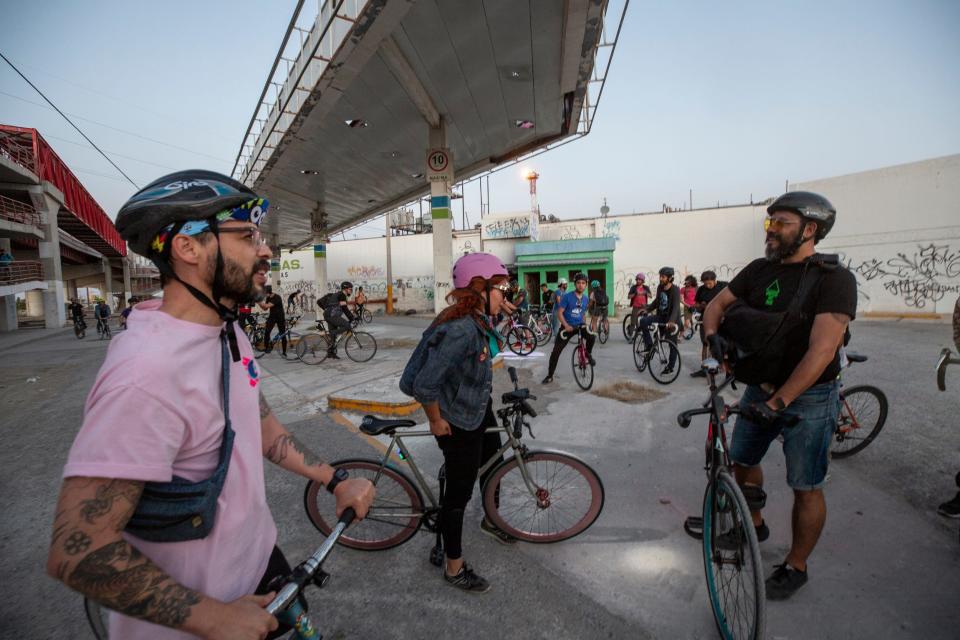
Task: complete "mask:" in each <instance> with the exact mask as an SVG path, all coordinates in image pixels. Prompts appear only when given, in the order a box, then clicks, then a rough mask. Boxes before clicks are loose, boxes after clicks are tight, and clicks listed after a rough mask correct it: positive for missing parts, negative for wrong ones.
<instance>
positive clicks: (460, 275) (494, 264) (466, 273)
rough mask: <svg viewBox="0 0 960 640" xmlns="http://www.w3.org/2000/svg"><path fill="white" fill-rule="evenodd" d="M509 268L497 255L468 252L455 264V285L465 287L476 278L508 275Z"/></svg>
mask: <svg viewBox="0 0 960 640" xmlns="http://www.w3.org/2000/svg"><path fill="white" fill-rule="evenodd" d="M506 275H507V268H506V267H505V266H503V263H502V262H501V261H500V258H498V257H497V256H495V255H492V254H489V253H468V254H467V255H465V256H463V257H462V258H460V259H459V260H457V262H456V264H454V265H453V286H454V287H455V288H457V289H463V288H464V287H466V286H467V285H469V284H470V281H471V280H473V279H474V278H483V279H485V280H489V279H490V278H493V277H494V276H506Z"/></svg>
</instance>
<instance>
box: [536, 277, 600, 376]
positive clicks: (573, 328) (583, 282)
mask: <svg viewBox="0 0 960 640" xmlns="http://www.w3.org/2000/svg"><path fill="white" fill-rule="evenodd" d="M560 282H561V283H563V284H566V281H564V280H561V281H560ZM573 283H574V290H573V291H571V292H570V293H566V294H564V296H563V297H562V298H561V299H560V302H559V303H558V304H557V309H556V315H557V318H558V319H559V322H560V325H561V327H562V331H561V332H560V333H558V334H557V339H556V341H555V342H554V343H553V351H551V352H550V365H549V368H548V369H547V377H546V378H544V379H543V382H542V384H549V383H551V382H553V373H554V371H556V370H557V362H558V361H559V360H560V353H561V352H562V351H563V349H564V347H566V346H567V343H568V342H570V339H571V338H573V337H574V335H577V334H579V335H582V336H583V338H584V340H586V342H587V357H588V358H589V359H590V364H592V365H596V364H597V362H596V360H594V359H593V343H594V341H595V340H596V336H595V335H594V334H593V333H591V332H590V331H588V330H587V326H586V321H585V318H586V315H587V306H588V305H589V302H590V298H589V294H587V293H586V290H587V276H586V275H584V274H582V273H578V274H577V275H575V276H574V277H573Z"/></svg>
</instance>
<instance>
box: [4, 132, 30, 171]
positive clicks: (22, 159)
mask: <svg viewBox="0 0 960 640" xmlns="http://www.w3.org/2000/svg"><path fill="white" fill-rule="evenodd" d="M30 131H32V129H21V128H20V127H6V126H2V125H0V156H3V157H4V158H8V159H10V160H13V161H14V162H16V163H17V164H19V165H20V166H21V167H23V168H25V169H28V170H29V171H32V172H33V173H36V172H37V163H36V162H35V161H34V153H33V136H32V135H31V134H30Z"/></svg>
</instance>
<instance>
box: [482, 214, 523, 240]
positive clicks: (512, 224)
mask: <svg viewBox="0 0 960 640" xmlns="http://www.w3.org/2000/svg"><path fill="white" fill-rule="evenodd" d="M529 235H530V216H529V215H526V216H514V217H512V218H500V219H499V220H491V221H490V222H487V223H485V224H484V225H483V237H484V238H491V239H501V238H526V237H527V236H529Z"/></svg>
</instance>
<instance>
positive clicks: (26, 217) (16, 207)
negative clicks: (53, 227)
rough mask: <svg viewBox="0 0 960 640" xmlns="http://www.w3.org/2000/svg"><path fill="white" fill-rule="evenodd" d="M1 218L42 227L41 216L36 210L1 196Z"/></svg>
mask: <svg viewBox="0 0 960 640" xmlns="http://www.w3.org/2000/svg"><path fill="white" fill-rule="evenodd" d="M0 218H3V219H4V220H9V221H11V222H19V223H20V224H29V225H33V226H35V227H39V226H40V214H39V213H38V212H37V210H36V209H34V208H33V207H32V206H30V205H29V204H24V203H22V202H20V201H19V200H14V199H13V198H8V197H6V196H0Z"/></svg>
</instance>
